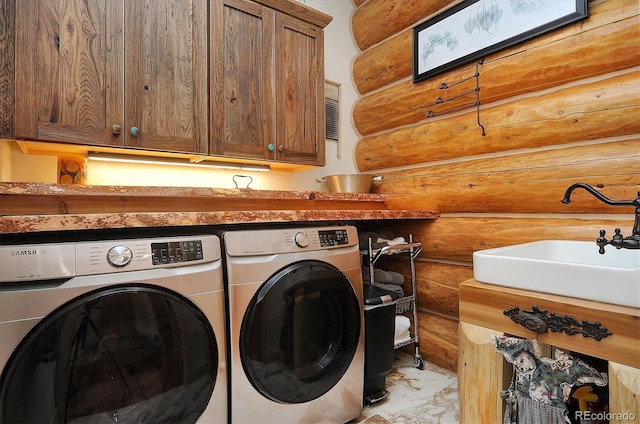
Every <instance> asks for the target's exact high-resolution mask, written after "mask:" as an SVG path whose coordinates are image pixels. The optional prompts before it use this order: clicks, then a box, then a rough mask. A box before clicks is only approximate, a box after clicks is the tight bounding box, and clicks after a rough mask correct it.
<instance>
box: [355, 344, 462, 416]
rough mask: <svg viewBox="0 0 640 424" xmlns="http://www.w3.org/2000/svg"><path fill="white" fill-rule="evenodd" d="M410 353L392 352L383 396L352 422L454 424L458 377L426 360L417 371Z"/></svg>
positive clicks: (456, 414)
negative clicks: (385, 393)
mask: <svg viewBox="0 0 640 424" xmlns="http://www.w3.org/2000/svg"><path fill="white" fill-rule="evenodd" d="M413 359H414V358H413V356H411V355H408V354H406V353H404V352H400V351H396V352H394V361H393V369H392V370H391V372H390V373H389V374H388V375H387V379H386V389H387V391H388V392H389V395H388V396H387V397H386V399H384V400H382V401H380V402H378V403H375V404H373V405H370V406H365V408H364V410H363V411H362V414H361V416H360V417H358V418H357V419H355V420H353V421H352V423H363V424H430V423H434V424H436V423H437V424H455V423H458V421H459V415H458V378H457V375H456V374H455V373H453V372H451V371H449V370H446V369H444V368H441V367H439V366H437V365H434V364H430V363H425V368H424V369H423V370H419V369H417V368H415V367H414V366H413V362H414V361H413Z"/></svg>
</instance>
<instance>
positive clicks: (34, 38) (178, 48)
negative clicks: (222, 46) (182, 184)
mask: <svg viewBox="0 0 640 424" xmlns="http://www.w3.org/2000/svg"><path fill="white" fill-rule="evenodd" d="M206 10H207V8H206V0H189V1H186V0H163V1H143V0H126V1H123V0H88V1H82V0H20V1H17V2H16V56H15V65H16V66H15V69H16V81H15V85H16V93H17V94H16V109H15V116H16V122H15V135H16V137H17V138H25V139H31V140H43V141H58V142H66V143H78V144H87V145H100V146H118V147H130V148H141V149H152V150H165V151H174V152H194V153H205V154H206V153H207V140H208V132H207V130H208V125H207V109H208V103H207V17H206Z"/></svg>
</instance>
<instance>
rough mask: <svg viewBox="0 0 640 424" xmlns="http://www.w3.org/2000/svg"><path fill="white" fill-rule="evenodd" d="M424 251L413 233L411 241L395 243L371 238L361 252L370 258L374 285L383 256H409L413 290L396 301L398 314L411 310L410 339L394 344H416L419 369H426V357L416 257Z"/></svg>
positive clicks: (415, 360)
mask: <svg viewBox="0 0 640 424" xmlns="http://www.w3.org/2000/svg"><path fill="white" fill-rule="evenodd" d="M421 251H422V244H421V243H415V242H414V241H413V235H412V234H409V242H408V243H402V244H395V245H384V246H381V245H379V244H378V243H375V242H373V241H372V240H371V239H370V238H369V246H368V251H366V250H365V251H361V254H362V255H363V256H365V257H367V258H368V265H369V281H370V282H371V285H372V286H375V284H376V283H375V278H374V274H375V264H376V262H378V260H379V259H380V258H381V257H383V256H390V255H401V254H404V255H406V256H408V258H409V265H410V269H411V292H410V293H409V294H406V295H405V296H404V297H401V298H399V299H397V300H396V301H395V303H396V314H404V313H406V312H411V315H410V317H409V319H410V321H411V327H409V336H410V337H409V339H407V340H404V341H402V342H401V343H397V344H395V345H394V349H398V348H400V347H403V346H407V345H409V344H411V343H413V344H414V348H415V353H414V360H413V366H414V367H416V368H418V369H424V359H423V358H422V355H420V351H419V341H420V340H419V337H418V311H417V309H416V268H415V258H416V257H417V256H418V255H419V254H420V252H421Z"/></svg>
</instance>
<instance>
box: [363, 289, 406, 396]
mask: <svg viewBox="0 0 640 424" xmlns="http://www.w3.org/2000/svg"><path fill="white" fill-rule="evenodd" d="M399 297H400V296H399V295H398V294H396V293H392V292H389V291H386V290H382V289H380V288H378V287H375V286H372V285H370V284H365V285H364V324H365V333H364V334H365V356H364V374H365V380H364V403H365V404H366V405H371V404H373V403H376V402H379V401H381V400H383V399H384V398H386V397H387V395H388V394H389V392H387V390H386V389H385V381H386V378H387V374H389V372H390V371H391V369H392V368H393V351H394V333H395V315H396V305H395V300H397V299H398V298H399Z"/></svg>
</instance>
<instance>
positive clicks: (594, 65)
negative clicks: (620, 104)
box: [353, 0, 640, 135]
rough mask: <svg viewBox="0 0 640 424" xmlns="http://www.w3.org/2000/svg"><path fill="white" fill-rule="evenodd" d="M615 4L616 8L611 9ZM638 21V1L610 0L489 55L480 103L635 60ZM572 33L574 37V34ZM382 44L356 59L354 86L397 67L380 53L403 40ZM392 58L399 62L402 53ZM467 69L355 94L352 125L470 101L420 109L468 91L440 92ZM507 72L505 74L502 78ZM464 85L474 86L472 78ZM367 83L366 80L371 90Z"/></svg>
mask: <svg viewBox="0 0 640 424" xmlns="http://www.w3.org/2000/svg"><path fill="white" fill-rule="evenodd" d="M613 3H615V4H613ZM616 5H618V6H620V8H618V9H616V8H615V7H614V6H616ZM637 22H638V6H637V2H634V1H633V0H615V1H614V0H611V1H607V2H603V3H601V4H598V5H596V6H594V12H593V16H591V17H590V18H589V20H587V21H585V22H580V23H576V24H574V25H570V26H568V27H565V28H564V29H561V30H559V32H554V33H550V34H547V35H545V36H541V37H538V38H535V39H533V40H531V41H529V42H527V43H525V44H522V45H518V46H516V47H514V48H512V49H509V50H506V51H501V52H498V53H496V54H494V55H491V56H489V57H488V58H487V60H486V61H485V62H484V64H483V65H482V66H480V67H479V72H480V77H479V79H480V87H481V102H482V104H483V105H486V104H490V103H493V102H497V101H499V100H502V99H506V98H509V97H513V96H517V95H521V94H525V93H530V92H534V91H539V90H544V89H547V88H551V87H555V86H558V85H560V84H566V83H569V82H572V81H577V80H580V79H584V78H589V77H595V76H599V75H604V74H606V73H609V72H615V71H619V70H623V69H627V68H630V67H632V66H637V65H639V64H640V49H638V48H637V45H638V42H639V40H640V26H638V24H637ZM577 32H578V33H579V35H576V33H577ZM405 36H406V35H405ZM551 40H553V41H551ZM388 42H389V43H390V46H389V47H390V48H392V49H393V52H392V53H389V52H387V51H386V49H385V51H380V49H381V47H379V46H376V50H378V51H375V52H373V51H372V52H371V53H368V52H367V54H366V56H363V58H362V59H360V57H359V58H356V61H355V62H354V70H353V75H354V81H356V85H357V86H361V85H362V82H363V79H367V81H368V82H367V83H368V84H370V82H371V80H373V79H374V76H375V75H379V74H380V73H384V72H385V71H384V69H380V67H381V66H382V67H388V68H389V69H396V68H397V67H401V66H402V65H399V64H397V63H386V64H384V63H385V59H384V58H385V56H386V55H387V54H389V55H390V57H391V58H398V50H397V49H399V48H406V46H407V45H408V44H407V42H406V41H404V42H403V41H402V40H397V39H395V37H394V39H393V40H389V41H388ZM401 46H404V47H401ZM594 46H598V47H597V48H594ZM405 51H406V50H405ZM405 54H406V53H405ZM367 58H369V60H371V58H375V63H372V66H371V69H368V68H367V67H366V66H365V64H364V63H362V62H361V60H367ZM396 60H400V61H401V62H403V63H404V62H406V58H404V59H396ZM381 64H383V65H381ZM404 66H407V65H406V64H405V65H404ZM394 72H396V71H394ZM474 73H475V65H474V64H471V65H465V66H463V67H461V68H458V69H456V70H453V71H450V72H446V73H443V74H440V75H437V76H434V77H433V78H430V79H428V80H426V81H423V82H421V83H419V84H413V83H412V82H411V81H410V80H406V81H402V82H400V83H398V84H395V85H390V86H387V87H386V88H385V89H383V90H380V91H377V92H375V93H372V94H370V95H367V96H364V97H361V98H360V99H359V100H358V101H357V102H356V105H355V107H354V110H353V118H354V123H355V125H356V128H357V129H358V131H359V132H360V133H361V134H362V135H369V134H374V133H377V132H380V131H385V130H388V129H391V128H395V127H398V126H400V125H408V124H412V123H416V122H420V121H422V120H424V119H425V113H426V112H427V111H428V110H431V109H432V110H433V112H434V113H436V114H437V115H443V114H446V113H448V112H449V111H451V110H453V109H455V108H459V107H460V106H461V105H463V104H467V103H470V102H473V101H475V99H469V98H461V99H460V100H458V101H449V102H445V103H442V104H437V105H433V107H430V108H427V109H423V108H422V107H424V106H425V105H430V104H432V103H434V102H435V101H436V99H438V98H439V97H443V98H452V97H454V96H456V95H457V94H459V92H461V91H463V90H467V89H468V88H469V87H468V85H469V84H466V85H464V86H458V87H457V88H458V89H459V91H456V90H451V89H449V90H447V91H446V92H444V93H443V90H441V89H440V85H441V84H442V83H443V82H447V83H448V84H451V83H453V82H456V81H460V80H463V79H465V78H467V77H469V76H472V75H474ZM407 75H408V74H407ZM506 75H507V76H508V77H505V76H506ZM388 82H390V81H388ZM388 82H385V83H388ZM471 83H473V84H475V81H471ZM377 87H382V86H381V85H377ZM373 88H374V87H373V86H372V87H371V89H373ZM360 89H363V88H360ZM472 97H474V96H472ZM464 102H466V103H464Z"/></svg>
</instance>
